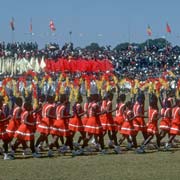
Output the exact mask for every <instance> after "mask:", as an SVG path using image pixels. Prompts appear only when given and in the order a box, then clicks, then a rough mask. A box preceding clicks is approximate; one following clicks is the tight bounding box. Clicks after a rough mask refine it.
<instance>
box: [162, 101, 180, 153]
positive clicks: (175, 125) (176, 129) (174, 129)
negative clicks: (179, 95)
mask: <svg viewBox="0 0 180 180" xmlns="http://www.w3.org/2000/svg"><path fill="white" fill-rule="evenodd" d="M169 133H170V137H169V140H168V142H167V143H166V144H165V149H166V150H169V148H170V147H171V145H172V142H173V140H174V139H175V137H176V136H177V135H180V99H176V105H175V107H174V108H173V109H172V121H171V127H170V132H169Z"/></svg>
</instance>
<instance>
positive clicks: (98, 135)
mask: <svg viewBox="0 0 180 180" xmlns="http://www.w3.org/2000/svg"><path fill="white" fill-rule="evenodd" d="M91 98H92V104H91V106H90V107H89V118H88V120H87V122H86V125H85V128H84V131H85V132H86V133H87V134H88V136H87V138H86V140H85V141H84V143H83V147H85V146H87V145H88V142H89V140H90V139H91V138H92V137H93V136H94V137H95V139H98V142H99V144H100V146H101V149H102V152H104V142H103V128H102V125H101V122H100V119H99V115H100V114H101V112H100V108H99V106H98V99H99V95H98V94H93V95H91Z"/></svg>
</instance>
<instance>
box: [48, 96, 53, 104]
mask: <svg viewBox="0 0 180 180" xmlns="http://www.w3.org/2000/svg"><path fill="white" fill-rule="evenodd" d="M47 102H48V103H53V102H54V96H50V95H49V96H48V97H47Z"/></svg>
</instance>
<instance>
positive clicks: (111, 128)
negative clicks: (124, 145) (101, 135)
mask: <svg viewBox="0 0 180 180" xmlns="http://www.w3.org/2000/svg"><path fill="white" fill-rule="evenodd" d="M112 100H113V94H112V93H111V92H108V94H107V109H106V116H107V121H106V123H105V124H106V127H105V129H106V130H108V132H109V137H110V138H111V139H110V140H111V141H113V143H114V151H115V152H116V153H117V154H119V153H120V147H119V146H118V142H117V135H116V134H117V133H116V129H117V127H116V123H115V122H114V119H113V116H112V112H113V111H115V110H116V109H115V110H113V109H112Z"/></svg>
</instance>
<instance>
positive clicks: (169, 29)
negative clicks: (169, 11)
mask: <svg viewBox="0 0 180 180" xmlns="http://www.w3.org/2000/svg"><path fill="white" fill-rule="evenodd" d="M166 32H167V33H171V27H170V26H169V24H168V23H166Z"/></svg>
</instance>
